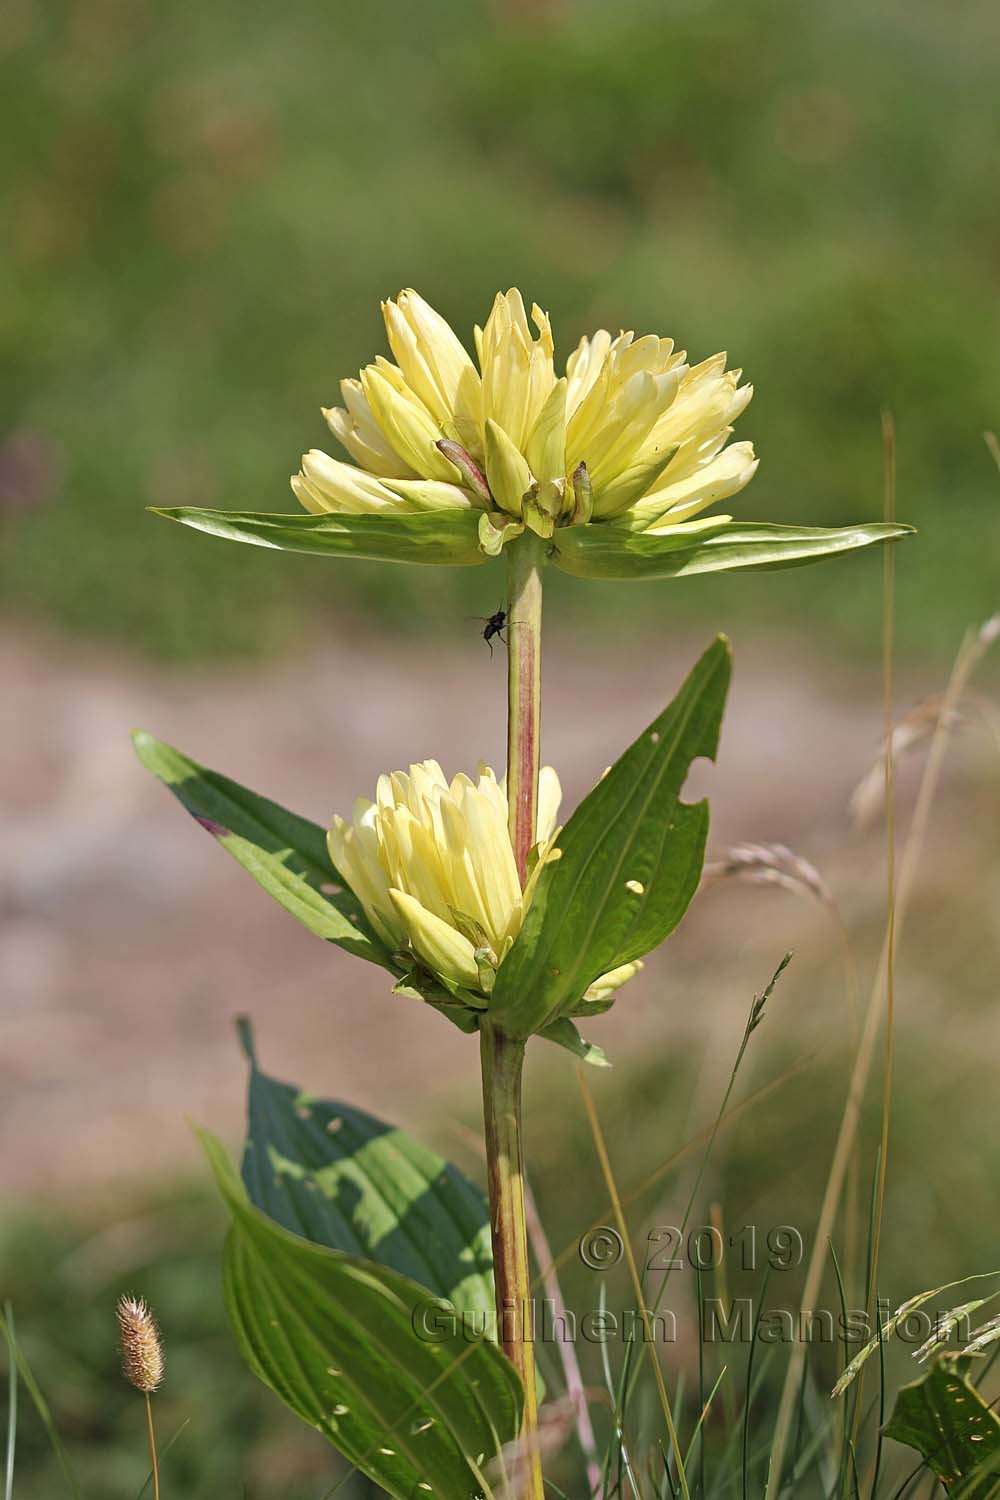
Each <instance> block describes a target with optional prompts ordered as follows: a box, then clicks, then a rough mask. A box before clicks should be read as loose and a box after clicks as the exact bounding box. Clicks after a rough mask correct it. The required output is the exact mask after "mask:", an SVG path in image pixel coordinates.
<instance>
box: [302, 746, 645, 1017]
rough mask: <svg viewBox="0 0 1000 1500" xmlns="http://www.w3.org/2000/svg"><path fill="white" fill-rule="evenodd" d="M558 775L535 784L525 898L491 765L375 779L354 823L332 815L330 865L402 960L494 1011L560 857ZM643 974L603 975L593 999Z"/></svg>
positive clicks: (547, 774) (432, 768)
mask: <svg viewBox="0 0 1000 1500" xmlns="http://www.w3.org/2000/svg"><path fill="white" fill-rule="evenodd" d="M561 796H562V793H561V789H560V786H559V778H558V777H557V775H556V773H555V771H553V770H552V768H551V766H546V767H544V768H543V769H542V772H541V775H540V777H539V797H538V822H537V845H536V857H535V859H534V861H533V863H532V868H531V873H530V874H529V876H528V879H527V882H526V884H525V886H524V888H523V890H522V887H521V882H520V880H519V879H518V873H517V865H516V863H515V860H514V850H513V848H512V846H511V841H510V834H509V832H508V808H507V794H506V791H505V789H504V786H503V784H502V783H501V782H499V781H498V780H497V778H496V776H495V775H494V773H493V771H491V770H490V768H489V767H488V766H484V765H480V767H479V771H478V774H477V776H476V779H475V780H472V778H471V777H469V776H466V775H464V774H460V775H458V776H455V777H454V778H453V779H452V780H451V781H450V782H449V781H448V780H447V778H446V777H445V774H444V772H443V771H442V769H441V767H440V765H439V764H438V762H437V761H436V760H425V761H422V762H420V763H419V764H418V765H412V766H410V769H409V772H408V773H407V772H403V771H397V772H393V773H392V774H391V775H383V776H380V777H379V779H378V785H377V788H376V792H375V801H374V802H370V801H368V800H367V799H366V798H363V797H359V798H358V799H357V801H356V802H355V804H354V816H353V821H352V822H350V823H348V822H347V821H346V820H345V819H344V818H341V817H335V818H334V819H333V825H332V827H331V829H330V833H329V836H328V843H329V849H330V857H331V859H332V861H333V863H334V865H335V867H336V869H337V871H338V872H339V873H340V875H342V876H343V878H344V880H345V881H346V882H347V884H348V885H349V886H350V888H351V890H352V891H353V892H354V894H355V895H356V896H357V898H358V900H359V901H360V902H361V904H362V906H363V907H364V910H365V914H366V916H367V917H368V920H369V922H370V923H371V925H372V927H373V928H374V930H375V932H376V933H377V934H378V936H379V938H380V939H381V940H382V942H383V943H385V944H386V946H387V947H388V948H389V949H390V951H391V952H394V953H400V952H402V953H408V954H410V955H411V956H412V958H413V960H414V961H415V962H416V963H417V964H418V965H419V966H420V967H422V968H423V969H426V970H429V971H430V973H431V974H433V975H434V976H436V977H437V978H438V979H440V980H442V981H443V982H444V983H445V984H446V985H447V986H448V987H450V988H453V989H454V988H456V987H457V988H460V989H462V990H463V991H465V992H467V993H468V994H470V995H471V996H475V997H478V996H481V997H482V1003H483V1004H484V1005H485V1004H486V1002H487V998H488V994H489V990H490V989H491V988H492V984H491V977H492V975H493V974H495V972H496V970H497V969H498V968H499V966H500V964H502V963H503V960H504V959H505V958H506V956H507V954H508V953H509V952H510V949H511V946H512V944H513V942H514V939H515V937H516V936H517V934H518V932H519V931H520V928H521V923H522V921H523V919H524V913H525V911H526V910H527V908H528V904H529V902H530V901H531V897H532V893H533V891H534V888H535V883H536V881H537V878H538V873H539V871H540V870H541V868H542V866H543V864H545V862H546V861H548V860H552V859H556V858H558V849H557V847H556V838H557V836H558V829H557V827H556V816H557V813H558V810H559V802H560V800H561ZM640 967H641V965H639V964H637V963H635V964H625V965H623V966H622V967H621V968H619V969H616V970H615V971H614V973H613V974H608V975H602V976H601V978H600V979H598V980H596V981H595V983H594V985H592V986H591V989H590V990H588V992H587V996H586V997H585V998H587V999H588V1000H594V1001H598V1000H600V1001H603V1000H605V999H606V998H607V997H608V996H609V995H610V993H611V992H612V991H613V990H615V989H617V988H618V987H619V986H620V985H622V984H624V983H625V981H626V980H627V979H630V978H631V977H632V975H633V974H635V973H636V971H637V970H638V969H639V968H640Z"/></svg>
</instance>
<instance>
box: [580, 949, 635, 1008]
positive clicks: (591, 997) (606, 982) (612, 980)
mask: <svg viewBox="0 0 1000 1500" xmlns="http://www.w3.org/2000/svg"><path fill="white" fill-rule="evenodd" d="M641 968H642V961H641V959H636V961H635V963H631V964H619V966H618V968H617V969H609V970H608V972H607V974H602V975H601V976H600V978H599V979H595V980H594V982H593V984H592V985H591V986H590V988H589V989H588V990H586V991H585V993H584V996H583V998H584V1000H586V1001H587V1002H588V1003H589V1004H594V1003H599V1002H602V1001H604V1000H607V999H609V998H610V996H611V995H613V994H614V992H615V990H620V989H621V987H622V985H623V984H627V983H628V981H629V980H630V979H634V978H635V976H636V974H638V972H639V970H640V969H641Z"/></svg>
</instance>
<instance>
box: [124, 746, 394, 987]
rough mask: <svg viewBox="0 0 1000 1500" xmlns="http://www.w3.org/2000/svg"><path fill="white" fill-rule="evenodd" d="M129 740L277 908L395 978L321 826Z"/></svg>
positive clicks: (175, 755) (164, 750)
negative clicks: (337, 866) (332, 857)
mask: <svg viewBox="0 0 1000 1500" xmlns="http://www.w3.org/2000/svg"><path fill="white" fill-rule="evenodd" d="M132 740H133V743H134V745H135V751H136V754H137V755H138V757H139V759H140V761H141V762H142V764H143V765H144V766H145V767H146V769H147V770H148V771H152V773H153V775H154V776H157V777H159V779H160V781H162V782H163V783H164V785H165V786H167V787H169V788H170V790H171V791H172V792H173V794H174V796H175V797H176V798H177V800H178V801H179V802H180V803H181V804H182V806H184V807H185V808H186V809H187V811H188V812H189V813H190V814H191V816H192V817H193V818H195V819H196V820H197V821H198V822H199V823H200V824H201V826H202V827H203V828H205V829H207V831H208V832H209V833H210V834H211V835H212V837H213V838H214V839H216V841H217V842H218V843H219V844H221V845H222V847H223V849H225V850H226V852H227V853H228V854H231V855H232V857H233V859H235V860H237V861H238V862H239V864H241V865H242V866H243V868H244V869H245V870H247V871H248V872H249V874H251V875H252V876H253V878H254V880H256V882H257V884H258V885H259V886H261V887H262V888H263V889H264V890H265V891H266V892H267V893H268V895H269V896H273V898H274V900H275V901H277V902H278V904H279V905H280V906H283V907H284V908H285V910H286V911H289V912H291V914H292V916H293V917H297V918H298V920H299V921H300V922H302V923H303V925H304V926H306V927H308V928H309V931H310V932H314V933H316V935H317V937H321V938H325V939H326V940H327V942H330V943H336V944H337V946H338V947H339V948H345V949H346V950H347V952H348V953H355V954H357V955H358V957H359V958H367V959H369V960H370V961H371V962H372V963H377V964H381V965H382V966H383V967H384V968H387V969H390V970H391V971H392V972H393V973H396V972H398V970H397V969H396V968H395V967H394V965H393V963H392V959H391V957H390V955H389V954H388V952H387V951H386V949H385V948H384V947H383V945H382V944H381V943H380V942H379V940H378V938H377V937H376V936H375V934H374V932H372V930H371V928H370V927H369V925H368V922H367V919H366V918H365V915H364V913H363V912H362V910H361V906H360V903H359V902H358V900H357V899H356V897H355V896H354V893H353V891H351V890H350V889H349V888H348V886H347V885H346V884H345V883H344V881H343V877H342V876H341V875H339V874H338V872H337V871H336V870H335V869H334V867H333V864H332V863H331V860H330V856H329V853H328V851H327V847H326V835H325V833H324V832H323V830H322V828H320V827H319V826H318V824H316V823H310V822H309V820H308V819H307V818H300V817H298V816H297V814H295V813H291V812H288V811H287V809H286V808H283V807H280V806H279V805H278V803H277V802H270V801H268V799H267V798H266V797H259V796H258V795H257V793H256V792H251V791H249V790H248V789H247V788H246V787H243V786H240V784H239V782H236V781H230V779H229V777H228V776H222V775H220V774H219V772H218V771H209V770H206V769H205V767H204V766H200V765H199V764H198V762H197V761H194V760H191V759H189V757H188V756H186V755H183V754H182V753H181V751H180V750H174V749H173V748H172V747H171V746H170V745H165V744H163V742H162V741H161V740H157V739H154V737H153V736H152V735H151V734H147V733H146V732H145V730H142V729H140V730H137V731H136V732H135V734H134V735H133V736H132Z"/></svg>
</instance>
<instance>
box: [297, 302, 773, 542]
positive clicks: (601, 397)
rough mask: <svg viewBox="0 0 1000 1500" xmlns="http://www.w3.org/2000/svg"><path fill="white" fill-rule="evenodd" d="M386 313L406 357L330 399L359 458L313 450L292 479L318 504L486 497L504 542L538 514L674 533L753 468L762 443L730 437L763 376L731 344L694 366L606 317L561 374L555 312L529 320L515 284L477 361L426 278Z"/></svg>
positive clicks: (489, 538) (330, 508)
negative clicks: (754, 379)
mask: <svg viewBox="0 0 1000 1500" xmlns="http://www.w3.org/2000/svg"><path fill="white" fill-rule="evenodd" d="M382 312H383V315H384V318H385V324H386V331H387V333H388V338H389V346H390V349H391V350H392V353H393V356H394V358H395V361H396V362H395V363H391V362H390V361H389V360H386V359H382V358H379V359H377V360H376V361H375V363H374V364H371V365H368V366H367V367H366V368H365V369H364V370H362V372H361V375H360V379H359V380H356V381H354V380H348V381H344V382H343V383H342V386H341V390H342V393H343V398H344V405H343V407H336V408H333V409H331V410H328V411H325V412H324V415H325V417H326V419H327V422H328V423H329V426H330V428H331V431H332V432H333V433H334V435H335V436H336V437H337V438H338V440H339V441H340V443H341V444H342V446H343V447H344V448H345V449H346V451H347V453H348V454H349V455H350V457H351V458H352V459H353V460H354V462H355V464H356V465H357V468H355V467H354V466H353V465H351V464H345V463H338V462H337V461H336V460H334V459H331V458H329V457H328V456H327V455H325V454H323V453H320V452H318V451H316V450H313V451H312V452H311V453H308V454H306V455H305V457H304V458H303V461H302V469H301V471H300V473H299V474H298V475H296V477H295V478H294V479H293V480H292V488H293V489H294V491H295V493H296V495H297V496H298V498H299V500H300V502H301V503H302V505H303V506H304V507H305V508H306V509H307V510H310V511H312V512H314V513H316V514H321V513H323V512H333V513H338V512H339V513H341V514H355V515H357V514H361V513H365V512H378V511H385V510H395V511H397V512H409V513H413V512H415V511H419V510H434V509H449V508H450V509H455V508H470V507H472V508H478V509H479V510H481V511H483V512H484V515H483V520H482V524H481V526H480V537H481V545H482V547H483V549H484V550H485V551H487V552H490V553H495V552H497V551H499V549H500V547H501V545H502V544H503V542H505V541H508V540H510V539H511V538H512V537H514V536H516V535H519V534H520V532H521V531H523V529H524V527H525V526H526V525H527V526H529V527H531V528H532V529H533V530H535V531H536V532H538V533H539V535H542V536H551V535H552V534H553V532H554V530H555V528H556V527H557V526H562V525H571V524H580V523H584V522H589V521H605V520H611V519H614V520H617V521H619V522H620V523H622V524H623V525H624V526H626V527H627V528H628V529H629V530H632V531H644V530H646V529H651V528H655V531H656V532H657V533H660V532H662V531H663V530H664V529H665V528H666V527H669V526H672V525H675V524H677V523H678V522H682V521H690V519H691V518H692V517H694V516H696V515H697V514H698V513H699V512H700V511H701V510H704V509H705V508H706V507H707V506H709V505H712V504H713V503H714V502H715V501H717V500H720V499H725V498H728V497H729V496H730V495H734V494H735V493H736V492H737V491H738V490H740V489H742V488H743V486H744V485H746V484H747V483H748V482H749V481H750V479H751V478H752V477H753V474H754V471H755V470H756V467H757V462H756V459H755V458H754V454H753V448H752V446H751V445H750V444H749V443H738V444H735V445H734V446H733V448H731V449H728V448H727V447H726V443H727V441H728V439H729V436H730V434H731V432H732V423H733V422H734V421H735V420H736V418H737V417H738V416H739V414H740V412H742V411H743V409H744V407H745V406H746V405H747V403H748V401H749V400H750V397H751V395H752V394H753V391H752V387H751V386H749V385H740V383H739V381H740V371H739V370H727V369H726V359H725V355H722V354H718V355H715V356H714V357H713V358H712V359H709V360H706V361H704V362H703V363H702V364H700V365H695V366H690V365H689V364H688V363H687V356H686V354H685V353H684V352H683V351H681V350H677V349H675V347H674V344H673V341H672V340H671V339H662V338H658V337H656V336H655V335H652V334H650V335H646V336H645V337H642V338H638V339H637V338H636V337H635V335H634V334H633V333H620V334H618V336H617V337H612V335H611V334H610V333H608V332H606V331H605V330H603V329H600V330H598V332H597V333H595V334H593V335H592V336H591V337H590V338H584V339H581V340H580V343H579V345H578V346H577V348H576V350H575V351H574V352H573V354H571V355H570V357H569V359H568V360H567V361H566V369H565V374H563V375H557V373H556V367H555V359H554V344H553V338H552V328H551V324H550V322H549V318H548V315H547V314H546V313H544V312H542V311H541V309H540V308H539V307H537V306H533V307H532V309H531V319H530V321H529V318H528V314H527V312H526V310H525V306H524V302H523V300H522V297H521V294H520V292H518V291H516V290H511V291H509V292H507V293H506V294H498V295H497V298H496V300H495V302H494V304H493V310H492V312H491V313H490V316H489V318H488V319H487V321H486V325H485V327H483V328H482V329H480V328H477V329H476V330H475V347H476V353H477V357H478V361H479V364H478V368H477V366H476V364H475V363H474V362H473V360H472V358H471V357H470V355H469V354H468V353H467V352H466V350H465V348H464V347H463V345H462V343H461V341H460V340H459V339H458V337H457V336H456V334H455V333H454V331H453V330H452V329H451V327H450V326H449V325H448V323H446V322H445V320H444V319H443V318H442V317H441V316H440V315H439V314H438V313H436V312H435V311H434V309H433V308H432V307H430V306H429V304H428V303H427V302H425V301H424V299H423V298H422V297H421V296H419V295H418V293H417V292H415V291H412V290H410V289H407V290H406V291H403V292H400V294H399V296H398V297H397V298H396V300H395V301H389V302H386V303H384V304H383V307H382ZM532 325H533V326H532ZM442 445H443V446H442ZM726 519H728V518H726V517H721V516H720V517H715V518H714V520H715V521H717V522H722V521H724V520H726Z"/></svg>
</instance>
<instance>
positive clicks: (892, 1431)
mask: <svg viewBox="0 0 1000 1500" xmlns="http://www.w3.org/2000/svg"><path fill="white" fill-rule="evenodd" d="M884 1431H885V1435H886V1437H891V1438H895V1440H896V1442H897V1443H906V1445H907V1446H908V1447H910V1448H915V1449H916V1450H917V1452H918V1453H921V1454H923V1457H924V1458H925V1460H926V1461H927V1466H928V1468H929V1469H931V1470H932V1471H933V1472H934V1473H935V1474H936V1475H937V1477H938V1478H939V1479H940V1480H941V1483H942V1484H943V1485H944V1486H945V1488H946V1489H947V1490H948V1491H949V1493H950V1494H952V1495H954V1496H956V1497H958V1496H961V1500H988V1497H989V1496H991V1495H995V1493H996V1489H997V1478H996V1476H997V1473H998V1472H1000V1419H998V1417H997V1415H996V1413H995V1412H994V1411H993V1410H992V1408H991V1407H989V1406H987V1404H986V1402H985V1401H984V1400H983V1398H982V1396H981V1395H980V1394H979V1392H978V1391H977V1390H976V1388H975V1386H973V1385H972V1384H971V1383H970V1382H969V1380H968V1378H967V1377H966V1376H965V1374H964V1373H962V1371H961V1369H960V1366H959V1365H958V1364H957V1363H956V1361H955V1359H954V1358H951V1359H947V1358H946V1359H940V1360H938V1361H937V1362H936V1363H935V1364H934V1365H933V1366H932V1367H931V1369H930V1370H928V1371H927V1374H926V1375H923V1376H922V1377H921V1378H920V1380H915V1381H914V1382H913V1383H912V1385H904V1386H903V1387H902V1389H901V1390H900V1392H899V1394H898V1395H897V1397H896V1405H895V1407H894V1409H893V1413H892V1417H891V1418H890V1420H889V1421H888V1422H887V1423H886V1426H885V1429H884Z"/></svg>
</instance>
